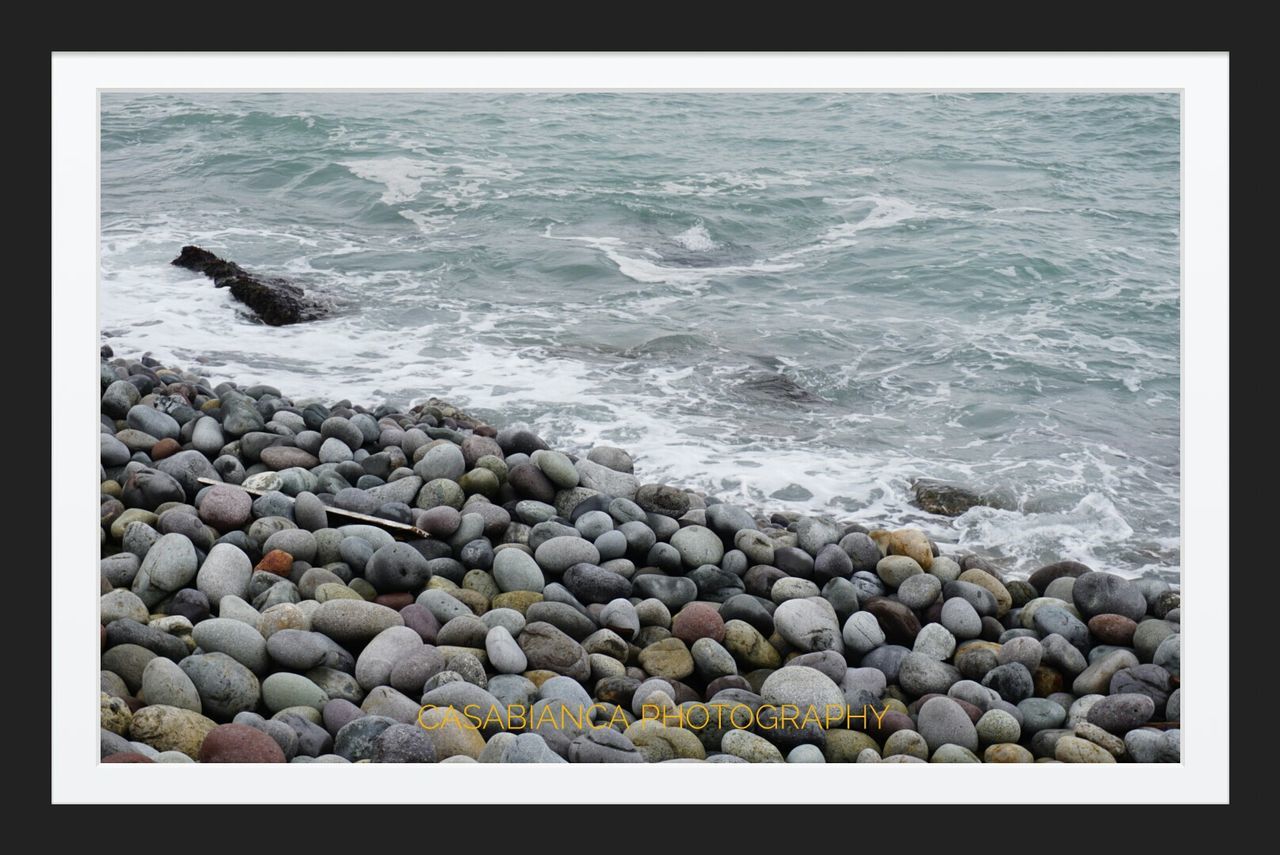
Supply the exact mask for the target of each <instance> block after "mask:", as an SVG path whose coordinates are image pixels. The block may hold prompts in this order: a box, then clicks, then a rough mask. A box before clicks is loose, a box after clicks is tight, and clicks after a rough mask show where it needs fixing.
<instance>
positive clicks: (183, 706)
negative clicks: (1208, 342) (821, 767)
mask: <svg viewBox="0 0 1280 855" xmlns="http://www.w3.org/2000/svg"><path fill="white" fill-rule="evenodd" d="M271 379H272V378H270V377H269V376H267V375H263V376H261V377H259V376H256V375H255V376H252V377H243V376H242V377H238V378H236V379H235V380H231V379H228V378H225V377H219V376H209V375H208V374H206V373H204V372H203V370H187V369H185V368H184V367H181V366H177V365H172V364H162V363H161V362H160V361H159V360H157V359H154V358H152V357H150V356H145V355H141V356H135V355H126V354H117V353H116V352H115V351H114V350H113V348H112V347H111V346H110V345H109V344H107V345H104V346H103V349H102V360H101V365H100V381H101V383H100V385H101V391H102V397H101V402H100V412H101V425H100V435H99V445H100V461H101V464H100V473H99V475H100V483H101V490H100V492H101V521H100V522H101V525H100V537H101V563H100V580H101V582H100V583H101V602H100V608H99V612H100V620H101V625H100V645H101V693H100V703H101V724H102V733H101V758H102V762H105V763H117V762H132V763H151V762H175V763H186V762H193V761H196V762H251V763H262V762H276V763H280V762H294V763H305V762H335V763H349V762H356V763H359V762H373V763H403V762H449V763H469V762H481V763H528V762H533V763H564V762H569V763H602V762H605V763H611V762H647V763H660V762H672V763H679V762H713V763H740V762H790V763H842V762H859V763H874V762H891V763H918V762H989V763H991V762H995V763H1006V762H1015V763H1016V762H1066V763H1077V762H1082V763H1117V762H1119V763H1129V762H1141V763H1147V762H1178V761H1179V759H1180V730H1179V724H1178V722H1179V718H1180V707H1181V703H1180V701H1181V685H1180V666H1179V662H1180V652H1181V645H1180V641H1181V636H1180V631H1181V625H1180V615H1181V595H1180V593H1179V590H1178V588H1177V586H1175V585H1171V584H1170V583H1169V582H1168V581H1166V580H1165V579H1164V578H1161V576H1160V575H1158V574H1146V575H1143V576H1140V577H1138V578H1136V579H1129V578H1125V577H1123V576H1120V575H1117V574H1113V573H1107V572H1099V571H1096V570H1094V569H1092V568H1090V567H1089V566H1086V565H1084V564H1083V563H1080V562H1078V561H1075V560H1072V559H1071V558H1068V557H1064V558H1062V559H1061V560H1056V561H1052V562H1048V563H1045V564H1043V565H1038V566H1026V565H1015V566H1010V565H1009V562H1008V561H1007V560H993V559H992V558H991V557H990V554H991V553H996V552H998V551H999V544H998V543H993V544H991V545H990V548H991V553H987V552H985V551H984V550H983V549H982V548H979V547H977V546H974V547H972V548H970V547H969V546H967V545H966V547H965V548H958V547H956V546H955V545H954V544H940V543H938V542H936V541H935V540H933V539H931V538H930V536H929V535H928V534H927V533H926V532H925V531H924V530H923V529H922V528H920V527H917V526H913V525H910V524H904V523H903V521H902V520H899V519H894V518H891V517H885V518H882V519H879V520H877V521H875V523H873V524H868V522H867V521H866V520H865V518H863V519H860V520H854V519H850V518H848V517H846V516H844V515H841V514H839V513H828V514H810V513H798V512H796V511H793V510H788V509H785V508H770V507H768V506H760V507H757V506H745V505H740V504H735V503H733V502H729V501H723V500H722V499H720V498H718V497H716V496H714V495H708V494H707V493H706V491H705V490H701V489H697V488H692V489H691V488H689V487H688V486H686V485H684V484H682V483H680V481H678V480H676V479H672V478H669V477H663V478H661V479H655V478H654V476H653V475H652V474H651V473H650V472H648V471H646V469H645V461H644V458H643V457H642V456H637V457H633V455H632V454H631V453H630V452H629V451H628V450H627V449H625V448H621V447H618V446H614V445H610V444H606V443H597V444H594V445H593V446H591V447H590V448H589V449H587V450H585V451H574V450H569V451H568V453H566V452H565V451H562V450H557V449H555V448H552V447H551V445H550V444H549V443H547V442H546V441H545V440H544V439H543V438H542V437H541V436H539V435H538V434H537V433H536V432H534V431H532V430H530V429H528V427H526V426H523V425H524V424H525V422H524V419H523V414H521V416H522V417H521V418H519V419H513V420H511V421H510V422H508V421H506V420H503V419H501V418H492V417H485V418H481V417H479V416H477V415H474V414H471V413H468V412H466V411H465V410H464V409H462V408H460V407H457V406H454V405H452V404H450V403H448V402H446V401H444V400H442V399H440V398H437V397H425V398H423V399H421V400H418V401H416V402H414V403H410V402H409V401H399V402H396V401H390V400H378V401H370V400H364V401H360V400H357V401H353V400H351V399H348V398H344V397H340V396H341V395H342V389H341V387H340V386H335V389H334V392H333V395H332V397H327V398H316V397H313V396H306V397H303V396H299V397H297V398H295V397H292V396H291V395H290V394H289V392H288V390H287V389H286V388H282V387H277V386H275V385H271ZM353 515H356V516H353Z"/></svg>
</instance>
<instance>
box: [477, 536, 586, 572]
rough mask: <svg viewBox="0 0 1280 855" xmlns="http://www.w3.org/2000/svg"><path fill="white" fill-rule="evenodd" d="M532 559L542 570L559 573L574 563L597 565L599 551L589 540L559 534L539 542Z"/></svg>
mask: <svg viewBox="0 0 1280 855" xmlns="http://www.w3.org/2000/svg"><path fill="white" fill-rule="evenodd" d="M495 560H496V559H495ZM534 560H535V561H536V562H537V564H538V566H539V567H540V568H542V569H543V570H545V571H547V572H548V573H553V574H556V575H559V574H562V573H564V571H566V570H568V569H569V568H570V567H572V566H573V565H574V564H579V563H586V564H596V565H598V564H599V563H600V552H599V550H597V549H596V548H595V546H594V545H593V544H592V543H591V542H590V541H587V540H583V539H582V538H580V537H570V536H560V537H553V538H551V539H550V540H547V541H545V542H544V543H542V544H540V545H539V546H538V548H537V549H536V550H534Z"/></svg>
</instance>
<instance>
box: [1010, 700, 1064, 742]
mask: <svg viewBox="0 0 1280 855" xmlns="http://www.w3.org/2000/svg"><path fill="white" fill-rule="evenodd" d="M1017 711H1018V713H1019V714H1020V715H1021V716H1022V732H1023V734H1025V735H1031V734H1035V733H1038V732H1040V731H1042V730H1051V729H1053V728H1057V727H1061V726H1062V725H1063V722H1065V721H1066V717H1067V715H1066V713H1067V711H1066V710H1064V709H1063V708H1062V706H1061V705H1060V704H1058V703H1056V702H1054V701H1051V700H1048V699H1047V698H1024V699H1023V700H1021V701H1019V702H1018V706H1017Z"/></svg>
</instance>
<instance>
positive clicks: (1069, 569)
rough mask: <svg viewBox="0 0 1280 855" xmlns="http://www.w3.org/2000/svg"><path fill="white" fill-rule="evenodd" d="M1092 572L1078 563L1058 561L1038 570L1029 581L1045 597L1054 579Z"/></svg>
mask: <svg viewBox="0 0 1280 855" xmlns="http://www.w3.org/2000/svg"><path fill="white" fill-rule="evenodd" d="M1092 572H1093V569H1092V568H1090V567H1088V566H1087V565H1084V564H1081V563H1080V562H1078V561H1058V562H1055V563H1053V564H1046V565H1045V566H1044V567H1041V568H1040V569H1039V570H1036V571H1035V572H1034V573H1032V574H1031V576H1030V577H1028V579H1027V581H1028V582H1030V583H1031V585H1032V586H1033V587H1034V588H1035V589H1036V590H1037V591H1039V592H1040V593H1041V594H1042V595H1043V594H1044V592H1045V590H1046V589H1048V587H1049V583H1050V582H1052V581H1053V580H1054V579H1060V578H1062V577H1063V576H1071V577H1079V576H1083V575H1084V574H1085V573H1092Z"/></svg>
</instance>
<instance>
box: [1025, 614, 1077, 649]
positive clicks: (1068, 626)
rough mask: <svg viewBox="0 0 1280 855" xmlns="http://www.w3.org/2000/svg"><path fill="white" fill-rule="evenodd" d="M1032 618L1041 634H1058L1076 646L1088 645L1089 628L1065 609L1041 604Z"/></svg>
mask: <svg viewBox="0 0 1280 855" xmlns="http://www.w3.org/2000/svg"><path fill="white" fill-rule="evenodd" d="M1032 620H1033V623H1034V625H1035V629H1036V632H1038V633H1040V635H1041V636H1048V635H1060V636H1062V637H1063V638H1065V639H1066V640H1067V641H1069V642H1071V643H1072V644H1073V645H1075V646H1076V647H1078V648H1087V647H1088V646H1089V628H1088V627H1087V626H1085V625H1084V624H1083V623H1081V622H1080V621H1079V620H1077V619H1076V617H1075V616H1074V615H1072V614H1071V613H1070V612H1068V611H1067V610H1066V609H1061V608H1058V607H1057V606H1041V607H1040V608H1038V609H1036V613H1035V616H1034V618H1033V619H1032Z"/></svg>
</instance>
